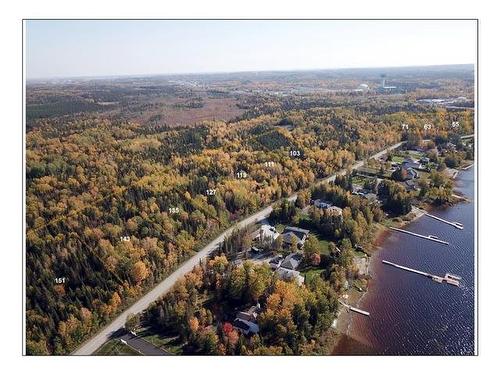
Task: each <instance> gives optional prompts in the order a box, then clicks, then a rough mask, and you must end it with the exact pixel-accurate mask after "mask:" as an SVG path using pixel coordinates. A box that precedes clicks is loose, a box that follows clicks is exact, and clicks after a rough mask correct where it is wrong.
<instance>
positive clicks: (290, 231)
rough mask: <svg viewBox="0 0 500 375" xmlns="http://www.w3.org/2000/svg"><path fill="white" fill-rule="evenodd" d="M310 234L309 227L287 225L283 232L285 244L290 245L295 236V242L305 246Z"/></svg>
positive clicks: (299, 245)
mask: <svg viewBox="0 0 500 375" xmlns="http://www.w3.org/2000/svg"><path fill="white" fill-rule="evenodd" d="M308 236H309V231H308V230H307V229H302V228H297V227H286V228H285V230H284V231H283V233H282V238H283V244H284V245H288V246H290V245H291V244H292V243H293V241H294V238H295V242H296V243H297V246H298V247H302V246H304V243H305V242H306V239H307V237H308Z"/></svg>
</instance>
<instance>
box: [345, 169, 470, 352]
mask: <svg viewBox="0 0 500 375" xmlns="http://www.w3.org/2000/svg"><path fill="white" fill-rule="evenodd" d="M455 182H456V189H455V190H457V191H459V192H461V193H462V194H463V195H464V196H466V197H467V198H469V199H470V200H471V202H464V203H458V204H456V205H454V206H452V207H447V208H443V209H434V210H432V212H431V213H432V214H434V215H436V216H439V217H442V218H444V219H447V220H449V221H458V222H460V223H462V224H463V225H464V229H463V230H459V229H456V228H454V227H452V226H450V225H447V224H445V223H442V222H439V221H437V220H435V219H432V218H430V217H427V216H423V217H421V218H419V219H417V220H415V221H414V222H412V223H410V224H409V225H407V226H406V227H405V229H406V230H409V231H412V232H416V233H419V234H424V235H428V234H432V235H436V236H438V237H439V238H440V239H443V240H445V241H448V242H450V245H449V246H446V245H442V244H439V243H436V242H433V241H428V240H424V239H421V238H418V237H414V236H410V235H406V234H403V233H397V232H390V233H388V234H387V235H386V238H385V240H384V241H383V243H382V246H381V249H380V251H378V252H377V253H376V254H374V255H373V257H372V261H371V273H372V276H373V280H372V281H371V282H370V285H369V292H368V293H367V294H365V296H364V297H363V299H362V300H361V301H360V303H359V307H360V308H362V309H363V310H367V311H369V312H370V314H371V315H370V317H365V316H361V315H358V314H353V316H352V321H351V325H350V327H349V332H348V333H349V335H350V336H351V337H352V339H353V340H351V341H350V342H349V343H346V345H345V347H344V349H343V350H341V352H344V354H345V353H349V354H362V353H364V354H366V353H367V352H368V351H367V350H366V348H371V349H370V353H371V354H389V355H473V354H474V347H475V343H474V332H475V329H474V324H475V321H474V311H475V308H474V306H475V303H474V298H475V296H474V282H475V274H474V272H475V271H474V267H475V259H474V203H473V200H474V168H470V169H469V170H467V171H460V173H459V174H458V177H457V179H456V181H455ZM383 259H385V260H388V261H391V262H395V263H398V264H401V265H403V266H407V267H411V268H415V269H418V270H421V271H424V272H429V273H432V274H435V275H439V276H444V274H445V273H452V274H455V275H459V276H461V277H462V280H461V285H460V287H458V288H457V287H455V286H451V285H447V284H439V283H436V282H434V281H432V280H431V279H429V278H426V277H423V276H421V275H417V274H414V273H410V272H406V271H403V270H400V269H397V268H394V267H391V266H388V265H385V264H383V263H382V260H383Z"/></svg>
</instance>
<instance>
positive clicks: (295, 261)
mask: <svg viewBox="0 0 500 375" xmlns="http://www.w3.org/2000/svg"><path fill="white" fill-rule="evenodd" d="M300 262H302V255H300V254H299V253H292V254H289V255H287V257H286V258H285V259H283V262H281V268H287V269H289V270H296V269H297V268H298V267H299V265H300Z"/></svg>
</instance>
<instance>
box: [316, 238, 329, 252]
mask: <svg viewBox="0 0 500 375" xmlns="http://www.w3.org/2000/svg"><path fill="white" fill-rule="evenodd" d="M318 240H319V252H320V254H324V255H330V250H329V249H328V244H329V243H330V242H329V241H325V240H322V239H320V238H319V237H318Z"/></svg>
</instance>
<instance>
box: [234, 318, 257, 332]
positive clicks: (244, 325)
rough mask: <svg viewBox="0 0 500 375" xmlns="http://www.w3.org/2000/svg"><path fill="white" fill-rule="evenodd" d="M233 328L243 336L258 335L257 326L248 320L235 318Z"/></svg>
mask: <svg viewBox="0 0 500 375" xmlns="http://www.w3.org/2000/svg"><path fill="white" fill-rule="evenodd" d="M233 327H234V328H235V329H236V330H238V331H239V332H241V333H243V334H244V335H249V334H254V333H259V325H258V324H257V323H254V322H250V321H248V320H244V319H240V318H236V319H235V320H234V322H233Z"/></svg>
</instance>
